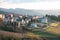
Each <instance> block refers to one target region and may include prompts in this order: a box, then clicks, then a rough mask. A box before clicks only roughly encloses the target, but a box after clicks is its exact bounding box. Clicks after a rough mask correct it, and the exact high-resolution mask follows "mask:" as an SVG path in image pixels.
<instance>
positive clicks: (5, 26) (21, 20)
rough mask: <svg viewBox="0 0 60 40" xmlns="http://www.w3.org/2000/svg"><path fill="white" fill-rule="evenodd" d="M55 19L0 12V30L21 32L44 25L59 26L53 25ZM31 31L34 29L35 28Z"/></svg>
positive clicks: (43, 27)
mask: <svg viewBox="0 0 60 40" xmlns="http://www.w3.org/2000/svg"><path fill="white" fill-rule="evenodd" d="M54 22H56V21H53V20H51V19H50V18H49V17H47V16H28V15H14V14H12V13H11V14H0V26H1V29H2V30H6V31H13V32H15V31H16V32H21V31H22V30H23V31H27V30H33V29H34V28H37V29H39V30H38V31H40V30H41V29H45V28H46V27H47V28H48V27H50V25H52V26H59V25H57V24H56V25H54V24H55V23H54ZM33 31H36V30H35V29H34V30H33Z"/></svg>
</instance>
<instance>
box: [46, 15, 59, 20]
mask: <svg viewBox="0 0 60 40" xmlns="http://www.w3.org/2000/svg"><path fill="white" fill-rule="evenodd" d="M46 16H47V17H49V18H50V19H51V20H55V21H60V15H58V16H56V15H46Z"/></svg>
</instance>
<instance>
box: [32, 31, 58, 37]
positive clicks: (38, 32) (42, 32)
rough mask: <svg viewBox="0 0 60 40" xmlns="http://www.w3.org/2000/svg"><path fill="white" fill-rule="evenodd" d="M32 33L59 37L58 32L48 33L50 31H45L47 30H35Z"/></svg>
mask: <svg viewBox="0 0 60 40" xmlns="http://www.w3.org/2000/svg"><path fill="white" fill-rule="evenodd" d="M32 33H33V34H35V35H39V36H41V37H57V36H58V35H56V34H52V33H48V32H45V31H34V32H32Z"/></svg>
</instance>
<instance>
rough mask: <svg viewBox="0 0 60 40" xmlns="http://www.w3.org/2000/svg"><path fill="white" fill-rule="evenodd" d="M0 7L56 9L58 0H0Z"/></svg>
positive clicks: (59, 2)
mask: <svg viewBox="0 0 60 40" xmlns="http://www.w3.org/2000/svg"><path fill="white" fill-rule="evenodd" d="M0 8H7V9H10V8H13V9H15V8H24V9H35V10H57V9H60V0H0Z"/></svg>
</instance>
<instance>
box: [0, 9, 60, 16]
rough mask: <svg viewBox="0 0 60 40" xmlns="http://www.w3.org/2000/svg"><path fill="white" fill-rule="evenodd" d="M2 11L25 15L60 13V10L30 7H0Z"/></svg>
mask: <svg viewBox="0 0 60 40" xmlns="http://www.w3.org/2000/svg"><path fill="white" fill-rule="evenodd" d="M0 11H4V12H9V13H16V14H23V15H46V14H49V15H60V10H28V9H20V8H16V9H4V8H0Z"/></svg>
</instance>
